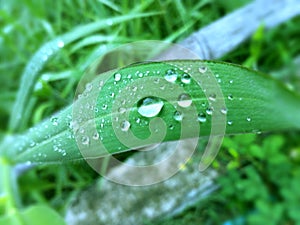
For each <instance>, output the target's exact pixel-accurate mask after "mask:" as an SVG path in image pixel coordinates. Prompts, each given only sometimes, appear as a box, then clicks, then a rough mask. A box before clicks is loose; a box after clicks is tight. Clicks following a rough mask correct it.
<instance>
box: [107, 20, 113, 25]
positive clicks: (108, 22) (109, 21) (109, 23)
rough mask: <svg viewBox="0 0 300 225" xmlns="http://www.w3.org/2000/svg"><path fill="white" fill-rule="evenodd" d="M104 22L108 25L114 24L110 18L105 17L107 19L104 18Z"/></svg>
mask: <svg viewBox="0 0 300 225" xmlns="http://www.w3.org/2000/svg"><path fill="white" fill-rule="evenodd" d="M106 24H107V25H108V26H112V25H113V24H114V22H113V21H112V20H111V19H107V20H106Z"/></svg>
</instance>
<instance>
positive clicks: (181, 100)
mask: <svg viewBox="0 0 300 225" xmlns="http://www.w3.org/2000/svg"><path fill="white" fill-rule="evenodd" d="M177 104H178V105H179V106H181V107H184V108H186V107H189V106H190V105H191V104H192V98H191V96H190V95H188V94H185V93H183V94H180V95H179V96H178V99H177Z"/></svg>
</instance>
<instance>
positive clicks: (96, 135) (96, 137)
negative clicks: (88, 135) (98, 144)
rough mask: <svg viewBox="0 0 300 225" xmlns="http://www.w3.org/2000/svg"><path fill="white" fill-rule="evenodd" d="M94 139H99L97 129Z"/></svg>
mask: <svg viewBox="0 0 300 225" xmlns="http://www.w3.org/2000/svg"><path fill="white" fill-rule="evenodd" d="M93 139H94V140H98V139H99V133H98V132H97V131H95V133H94V134H93Z"/></svg>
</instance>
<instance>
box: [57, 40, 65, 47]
mask: <svg viewBox="0 0 300 225" xmlns="http://www.w3.org/2000/svg"><path fill="white" fill-rule="evenodd" d="M64 46H65V43H64V42H63V41H62V40H60V41H58V42H57V47H59V48H63V47H64Z"/></svg>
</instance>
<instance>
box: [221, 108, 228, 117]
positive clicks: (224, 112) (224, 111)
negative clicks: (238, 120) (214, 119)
mask: <svg viewBox="0 0 300 225" xmlns="http://www.w3.org/2000/svg"><path fill="white" fill-rule="evenodd" d="M227 112H228V110H227V109H226V108H225V107H224V108H222V109H221V113H222V114H224V115H226V114H227Z"/></svg>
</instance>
